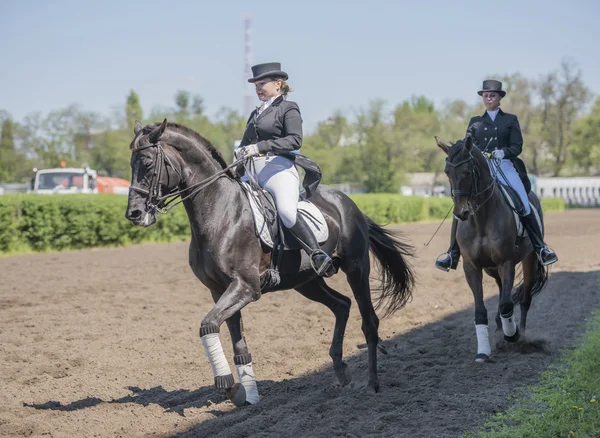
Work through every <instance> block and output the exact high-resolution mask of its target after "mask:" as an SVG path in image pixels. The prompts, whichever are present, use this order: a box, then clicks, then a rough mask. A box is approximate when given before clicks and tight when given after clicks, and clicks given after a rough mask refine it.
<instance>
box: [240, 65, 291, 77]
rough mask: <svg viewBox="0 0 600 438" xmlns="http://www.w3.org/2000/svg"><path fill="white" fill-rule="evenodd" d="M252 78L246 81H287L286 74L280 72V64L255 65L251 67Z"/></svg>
mask: <svg viewBox="0 0 600 438" xmlns="http://www.w3.org/2000/svg"><path fill="white" fill-rule="evenodd" d="M252 74H253V75H254V77H253V78H250V79H248V82H256V81H259V80H261V79H264V78H281V79H284V80H287V78H288V74H287V73H286V72H284V71H281V63H279V62H267V63H265V64H257V65H255V66H253V67H252Z"/></svg>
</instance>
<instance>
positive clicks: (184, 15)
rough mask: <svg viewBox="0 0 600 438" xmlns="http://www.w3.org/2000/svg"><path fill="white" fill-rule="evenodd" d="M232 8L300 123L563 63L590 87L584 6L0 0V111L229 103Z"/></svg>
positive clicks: (240, 48)
mask: <svg viewBox="0 0 600 438" xmlns="http://www.w3.org/2000/svg"><path fill="white" fill-rule="evenodd" d="M245 16H249V17H250V18H251V20H252V31H253V32H252V42H253V61H254V63H261V62H269V61H275V60H277V61H280V62H281V63H282V65H283V69H284V70H285V71H287V72H288V73H289V75H290V84H291V85H292V87H293V88H295V90H296V91H294V93H292V94H291V95H290V99H292V100H295V101H296V102H298V104H299V105H300V108H301V111H302V114H303V118H304V122H305V129H306V130H307V131H310V130H311V129H313V128H314V126H315V125H316V123H317V122H318V121H320V120H324V119H326V118H327V117H328V116H330V115H331V114H332V113H333V112H334V111H336V110H342V111H345V112H347V113H348V114H352V112H353V111H356V110H358V109H359V108H361V107H365V106H366V105H367V103H368V102H369V100H371V99H374V98H382V99H385V100H387V101H388V102H389V104H390V106H391V105H394V104H396V103H398V102H400V101H402V100H405V99H408V98H410V97H411V96H412V95H419V94H424V95H426V96H427V97H429V98H430V99H433V100H434V101H435V102H436V104H442V103H443V102H445V101H447V100H450V99H456V98H462V99H466V100H468V101H472V102H475V101H476V99H477V95H476V94H475V92H476V90H477V89H479V87H480V85H481V81H482V80H483V79H485V78H486V77H487V76H489V75H492V74H496V73H497V74H504V73H515V72H520V73H522V74H523V75H525V76H527V77H532V78H537V77H538V76H540V75H542V74H544V73H547V72H549V71H551V70H553V69H556V68H558V66H559V64H560V62H561V60H562V59H563V58H564V57H570V58H571V59H573V60H574V61H575V62H576V63H577V65H578V66H579V67H580V68H581V69H582V71H583V78H584V81H585V83H586V84H587V85H588V86H589V87H590V88H591V89H592V91H593V92H594V93H595V94H597V95H598V94H600V45H599V44H600V26H599V25H598V20H599V19H600V1H597V0H572V1H569V2H567V1H553V0H546V1H537V0H531V1H513V0H507V1H502V2H498V1H495V2H492V1H487V2H484V1H478V2H475V1H462V2H460V1H457V2H450V1H441V0H431V1H425V0H423V1H416V0H415V1H400V0H397V1H393V0H389V1H381V0H371V1H368V2H367V1H352V0H347V1H345V2H343V3H342V2H340V3H338V2H334V1H327V0H322V1H313V0H296V1H295V2H290V1H285V2H282V1H273V0H271V1H244V2H242V1H238V0H232V1H223V0H221V1H218V0H216V1H215V0H199V1H183V0H172V1H170V2H160V1H153V0H145V1H127V0H121V1H114V0H103V1H96V2H91V1H81V0H79V1H74V0H73V1H70V0H54V1H50V0H0V59H1V62H0V109H4V110H7V111H8V112H9V113H11V114H12V115H13V117H14V118H15V119H16V120H22V119H23V117H24V116H25V115H26V114H28V113H31V112H34V111H41V112H42V113H47V112H48V111H50V110H53V109H58V108H62V107H65V106H67V105H69V104H71V103H78V104H80V105H81V107H82V108H83V109H84V110H89V111H96V112H98V113H100V114H104V115H110V114H111V112H112V111H113V109H114V108H116V107H122V106H123V105H124V102H125V97H126V95H127V94H128V92H129V90H131V89H133V90H135V91H136V92H138V94H139V95H140V99H141V102H142V106H143V108H144V111H145V114H148V113H149V112H150V110H151V109H152V108H153V107H156V106H173V101H174V99H173V96H174V95H175V93H176V91H177V90H178V89H185V90H189V91H190V92H192V93H197V94H200V95H202V96H203V97H204V99H205V105H206V108H207V112H208V114H209V115H214V114H216V112H217V111H218V110H219V109H220V108H221V107H230V108H233V109H236V110H239V111H242V110H243V96H244V93H245V90H246V86H245V80H244V29H243V19H244V17H245ZM255 102H257V101H256V100H255Z"/></svg>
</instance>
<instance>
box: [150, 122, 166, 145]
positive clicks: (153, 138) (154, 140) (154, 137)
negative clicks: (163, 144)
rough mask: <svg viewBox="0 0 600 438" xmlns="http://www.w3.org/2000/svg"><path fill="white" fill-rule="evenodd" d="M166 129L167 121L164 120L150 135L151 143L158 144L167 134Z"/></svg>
mask: <svg viewBox="0 0 600 438" xmlns="http://www.w3.org/2000/svg"><path fill="white" fill-rule="evenodd" d="M165 129H167V119H165V120H163V122H162V123H161V124H160V126H159V127H158V128H156V129H155V130H154V131H152V132H151V133H150V141H151V142H152V143H157V142H158V140H160V137H161V136H162V135H163V133H164V132H165Z"/></svg>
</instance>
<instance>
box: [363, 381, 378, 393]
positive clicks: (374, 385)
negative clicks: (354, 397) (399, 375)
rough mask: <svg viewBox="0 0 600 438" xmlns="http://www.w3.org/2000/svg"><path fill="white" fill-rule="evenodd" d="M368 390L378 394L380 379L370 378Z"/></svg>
mask: <svg viewBox="0 0 600 438" xmlns="http://www.w3.org/2000/svg"><path fill="white" fill-rule="evenodd" d="M366 389H367V392H370V393H372V394H377V393H378V392H379V380H374V381H371V380H369V383H368V384H367V388H366Z"/></svg>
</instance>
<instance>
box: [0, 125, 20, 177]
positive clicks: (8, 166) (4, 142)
mask: <svg viewBox="0 0 600 438" xmlns="http://www.w3.org/2000/svg"><path fill="white" fill-rule="evenodd" d="M17 155H18V154H17V151H16V150H15V139H14V135H13V122H12V120H11V119H9V118H7V119H5V120H4V122H2V130H1V132H0V181H4V182H7V181H13V180H14V177H15V171H16V166H17V162H18V156H17Z"/></svg>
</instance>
